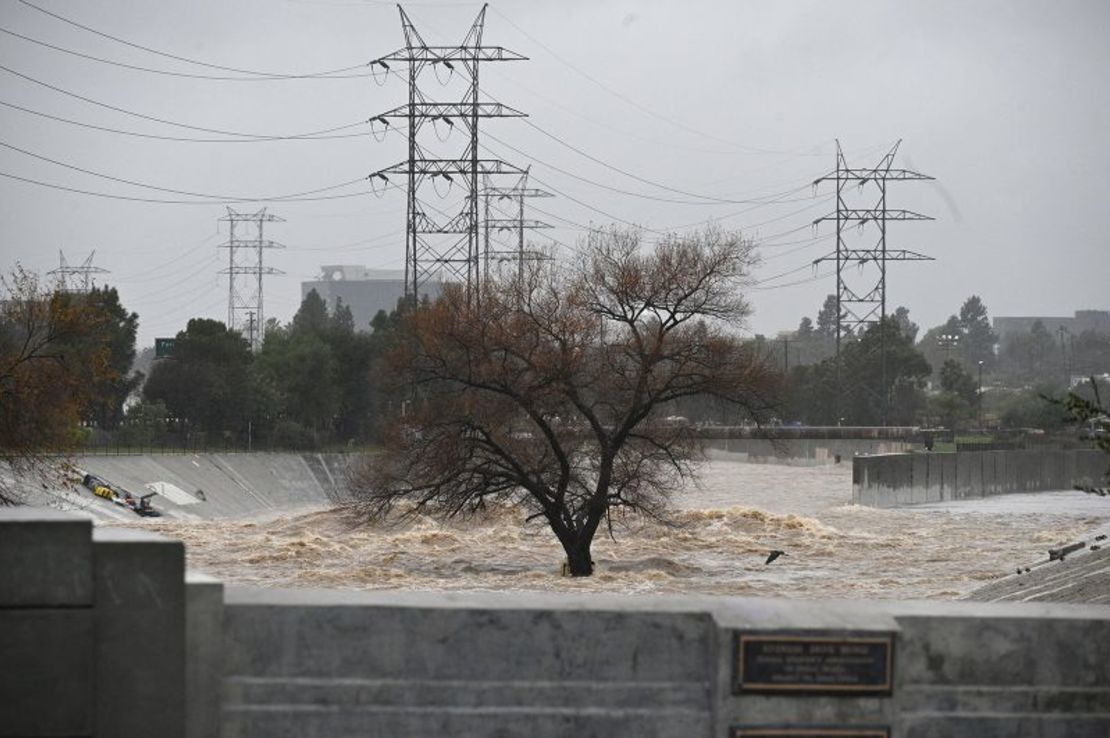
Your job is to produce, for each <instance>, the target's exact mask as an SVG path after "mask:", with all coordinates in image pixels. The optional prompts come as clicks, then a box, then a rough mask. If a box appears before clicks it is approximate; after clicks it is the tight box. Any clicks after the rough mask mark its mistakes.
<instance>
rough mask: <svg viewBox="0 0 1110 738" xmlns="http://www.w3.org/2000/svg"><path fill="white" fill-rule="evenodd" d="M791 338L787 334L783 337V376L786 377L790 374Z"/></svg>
mask: <svg viewBox="0 0 1110 738" xmlns="http://www.w3.org/2000/svg"><path fill="white" fill-rule="evenodd" d="M790 344H791V341H790V338H789V337H787V336H783V337H782V376H784V377H786V376H789V374H790Z"/></svg>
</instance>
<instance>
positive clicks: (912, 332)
mask: <svg viewBox="0 0 1110 738" xmlns="http://www.w3.org/2000/svg"><path fill="white" fill-rule="evenodd" d="M894 323H895V325H897V326H898V330H900V331H902V335H904V336H905V337H906V338H908V339H909V340H910V343H913V342H914V341H916V340H917V331H918V327H917V323H914V322H913V321H912V320H910V310H909V308H906V307H902V306H899V307H898V309H896V310H895V311H894Z"/></svg>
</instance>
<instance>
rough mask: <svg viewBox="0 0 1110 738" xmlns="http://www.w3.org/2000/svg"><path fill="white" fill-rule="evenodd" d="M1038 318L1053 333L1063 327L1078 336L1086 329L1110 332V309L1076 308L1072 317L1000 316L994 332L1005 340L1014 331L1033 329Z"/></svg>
mask: <svg viewBox="0 0 1110 738" xmlns="http://www.w3.org/2000/svg"><path fill="white" fill-rule="evenodd" d="M1038 320H1039V321H1040V322H1041V324H1042V325H1043V326H1044V327H1045V329H1047V330H1048V332H1049V333H1053V334H1055V333H1056V331H1058V330H1060V329H1061V328H1063V329H1064V330H1066V331H1067V332H1068V333H1070V334H1072V335H1073V336H1078V335H1079V334H1080V333H1083V332H1084V331H1095V332H1096V333H1106V334H1110V311H1108V310H1076V311H1075V315H1074V316H1072V317H1070V318H1061V317H1050V316H1028V317H1026V316H1021V317H1002V316H999V317H996V318H995V319H994V321H993V325H994V332H995V333H997V334H998V340H999V341H1003V340H1005V338H1006V336H1007V335H1010V334H1012V333H1028V332H1029V331H1030V330H1032V329H1033V324H1034V323H1036V322H1037V321H1038Z"/></svg>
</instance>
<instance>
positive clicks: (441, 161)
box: [370, 5, 526, 301]
mask: <svg viewBox="0 0 1110 738" xmlns="http://www.w3.org/2000/svg"><path fill="white" fill-rule="evenodd" d="M397 7H398V10H400V12H401V27H402V29H403V30H404V34H405V46H404V48H402V49H398V50H397V51H394V52H393V53H391V54H387V55H386V56H383V57H381V58H379V59H376V60H374V61H373V62H371V63H370V64H371V66H372V67H380V68H381V69H383V70H385V72H386V73H387V74H388V73H389V72H390V71H391V68H390V63H391V62H395V63H404V64H407V65H408V91H409V101H408V104H407V105H402V106H400V107H398V108H394V109H393V110H390V111H387V112H385V113H382V114H381V115H379V116H376V117H375V118H373V119H372V123H373V124H377V125H383V126H389V125H390V121H392V120H405V121H407V122H408V130H407V138H408V159H407V160H406V161H404V162H401V163H400V164H395V165H394V166H391V167H387V168H385V169H381V170H379V171H377V172H374V173H373V174H371V175H370V178H371V181H373V180H374V179H375V178H376V179H379V180H380V181H382V182H385V183H388V182H389V176H390V175H394V176H402V175H403V176H404V177H406V180H407V190H408V205H407V218H406V223H405V233H406V236H405V244H406V245H405V293H406V294H407V295H408V296H409V297H410V298H411V299H412V300H414V301H415V300H416V299H418V298H419V295H420V292H421V289H422V287H423V286H424V285H425V284H426V283H428V282H429V281H430V280H433V279H439V280H441V281H457V282H460V283H463V284H465V285H466V287H467V288H468V294H471V293H473V292H475V291H473V290H471V289H470V288H472V287H475V286H476V285H478V283H479V281H480V279H481V274H480V266H481V247H482V242H481V239H480V235H481V226H480V215H481V213H480V211H479V197H480V188H479V183H480V181H481V178H482V177H483V176H494V175H501V174H515V175H520V174H523V171H522V170H521V169H519V168H517V167H515V166H513V165H511V164H508V163H506V162H504V161H501V160H500V159H483V158H481V157H480V156H479V139H478V124H479V121H480V120H481V119H483V118H511V117H522V116H524V113H521V112H520V111H518V110H514V109H513V108H510V107H508V106H506V105H502V104H501V103H496V102H482V101H481V99H480V88H479V77H480V75H479V72H480V67H481V64H482V63H483V62H494V61H515V60H522V59H525V58H526V57H524V56H521V55H520V54H517V53H515V52H512V51H508V50H507V49H505V48H503V47H501V46H483V45H482V32H483V29H484V26H485V18H486V7H487V6H485V5H483V6H482V9H481V11H479V13H478V17H477V18H476V19H475V20H474V24H473V25H472V26H471V27H470V31H469V32H468V33H467V34H466V37H465V38H464V39H463V41H462V43H460V44H459V45H457V46H431V45H429V44H427V43H426V42H425V41H424V39H423V38H422V37H421V36H420V33H419V32H418V31H417V30H416V27H415V26H414V25H413V23H412V21H411V20H410V19H409V17H408V15H407V14H406V13H405V10H404V8H402V7H401V6H399V5H398V6H397ZM460 67H461V69H460ZM429 68H431V69H432V70H433V71H435V72H436V74H446V75H448V76H449V77H453V76H454V75H455V74H458V75H460V77H461V79H462V80H463V82H462V84H463V90H462V95H461V99H459V100H457V101H452V102H436V101H433V100H431V99H429V97H428V95H426V94H425V92H424V91H423V90H422V89H421V87H420V80H421V73H422V72H424V71H427V70H428V69H429ZM456 123H458V124H460V125H461V127H462V128H463V129H464V130H465V132H466V134H467V136H466V146H465V149H464V150H463V151H462V152H461V153H460V154H459V155H458V156H454V157H447V158H444V157H438V158H437V157H433V156H431V155H430V154H429V153H428V150H427V146H426V143H427V139H426V136H422V135H421V133H422V131H423V130H424V129H425V127H426V126H428V124H431V125H432V126H433V127H436V126H438V127H440V128H443V129H445V130H447V131H448V132H450V131H453V130H454V129H455V126H456ZM429 184H430V185H432V186H433V187H436V186H443V187H446V188H448V189H450V188H451V187H453V186H459V187H461V188H462V190H463V197H462V205H461V208H460V210H459V212H457V213H452V212H443V211H442V210H439V209H438V208H434V207H431V206H429V205H427V204H426V203H425V200H424V199H423V198H422V197H421V190H422V187H423V186H425V185H429ZM429 211H432V212H429Z"/></svg>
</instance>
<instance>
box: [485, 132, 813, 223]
mask: <svg viewBox="0 0 1110 738" xmlns="http://www.w3.org/2000/svg"><path fill="white" fill-rule="evenodd" d="M524 124H525V125H527V126H530V127H532V128H534V129H535V130H537V131H539V132H540V133H542V134H543V135H544V136H546V137H547V138H549V139H551V140H552V141H554V142H556V143H558V144H560V145H561V146H564V147H566V148H568V149H570V150H571V151H573V152H575V153H576V154H578V155H579V156H581V157H583V158H586V159H589V160H590V161H592V162H594V163H595V164H600V165H601V166H603V167H605V168H606V169H611V170H612V171H614V172H617V173H618V174H622V175H624V176H625V177H628V178H630V179H634V180H636V181H637V182H642V183H644V184H647V185H651V186H653V187H658V188H659V189H661V190H666V191H667V192H673V193H675V194H677V195H684V196H686V197H694V198H697V199H699V200H706V201H708V202H709V203H720V204H725V205H751V204H758V203H760V202H761V200H757V199H746V200H739V199H729V198H722V197H714V196H712V195H701V194H698V193H696V192H689V191H687V190H682V189H679V188H677V187H671V186H670V185H666V184H663V183H662V182H656V181H655V180H652V179H648V178H646V177H641V176H640V175H638V174H633V173H632V172H629V171H627V170H625V169H621V168H620V167H617V166H614V165H613V164H609V163H608V162H606V161H604V160H602V159H599V158H597V157H596V156H594V155H592V154H590V153H587V152H585V151H583V150H582V149H580V148H578V147H577V146H574V145H573V144H571V143H568V142H567V141H566V140H564V139H562V138H560V137H558V136H556V135H554V134H552V133H548V132H547V131H545V130H544V129H542V128H540V127H539V126H537V125H536V124H535V123H533V122H531V121H529V120H526V121H524ZM490 138H493V136H490ZM494 140H495V141H496V140H497V139H494ZM499 143H503V144H504V142H503V141H500V142H499ZM505 145H506V146H508V144H505ZM510 148H512V147H511V146H510ZM802 189H804V187H799V188H798V189H797V190H794V192H798V191H801V190H802Z"/></svg>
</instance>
